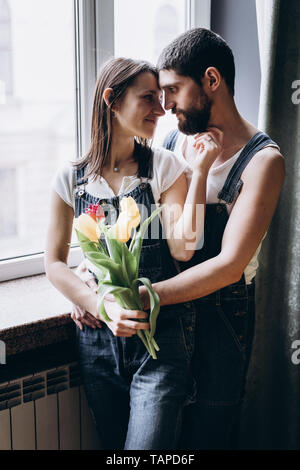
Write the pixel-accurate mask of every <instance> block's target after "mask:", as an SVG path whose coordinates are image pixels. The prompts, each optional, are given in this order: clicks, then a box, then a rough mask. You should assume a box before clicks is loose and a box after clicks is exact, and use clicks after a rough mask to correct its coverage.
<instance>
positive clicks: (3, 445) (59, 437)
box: [0, 363, 101, 450]
mask: <svg viewBox="0 0 300 470" xmlns="http://www.w3.org/2000/svg"><path fill="white" fill-rule="evenodd" d="M97 449H101V445H100V441H99V437H98V433H97V430H96V428H95V425H94V422H93V420H92V416H91V413H90V410H89V407H88V404H87V400H86V396H85V392H84V389H83V386H82V385H81V383H80V375H79V368H78V364H77V363H72V364H66V365H64V366H60V367H57V368H55V369H51V370H47V371H43V372H39V373H36V374H33V375H30V376H26V377H21V378H19V379H17V380H13V381H10V382H6V383H0V450H97Z"/></svg>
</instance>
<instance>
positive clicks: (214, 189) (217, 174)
mask: <svg viewBox="0 0 300 470" xmlns="http://www.w3.org/2000/svg"><path fill="white" fill-rule="evenodd" d="M193 143H194V137H193V136H188V137H187V136H185V135H184V134H181V133H180V134H179V136H178V139H177V141H176V145H175V148H174V153H175V154H176V155H177V156H178V157H179V158H180V159H181V160H183V159H184V154H186V152H189V154H188V155H189V159H190V161H191V160H192V155H191V153H192V152H196V150H195V149H194V147H193ZM268 146H269V147H274V145H267V147H268ZM276 148H278V149H279V147H278V146H277V145H276ZM242 150H243V148H242V149H241V150H239V151H238V152H237V153H236V154H235V155H233V156H232V157H231V158H229V159H228V160H227V161H226V162H224V163H222V164H221V165H218V166H215V167H212V168H211V169H210V171H209V173H208V177H207V185H206V202H207V204H214V203H218V202H220V201H219V198H218V194H219V192H220V191H221V189H222V188H223V186H224V184H225V181H226V179H227V176H228V174H229V172H230V170H231V168H232V167H233V165H234V164H235V162H236V161H237V159H238V158H239V156H240V154H241V152H242ZM185 173H186V177H187V180H188V182H189V181H190V179H191V175H192V169H191V167H190V166H189V165H188V166H187V168H186V170H185ZM234 204H235V200H234V201H233V202H232V203H231V204H226V207H227V211H228V214H230V213H231V211H232V209H233V206H234ZM265 236H266V233H265V235H264V237H263V238H265ZM204 242H205V241H204ZM260 249H261V243H260V245H259V246H258V248H257V250H256V252H255V254H254V256H253V257H252V259H251V260H250V263H249V264H248V265H247V267H246V269H245V271H244V275H245V281H246V284H250V283H251V280H252V279H253V278H254V276H255V274H256V271H257V268H258V255H259V252H260Z"/></svg>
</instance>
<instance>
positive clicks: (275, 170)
mask: <svg viewBox="0 0 300 470" xmlns="http://www.w3.org/2000/svg"><path fill="white" fill-rule="evenodd" d="M264 174H265V175H266V174H269V175H273V177H274V181H275V180H277V179H278V180H281V179H283V178H284V176H285V161H284V157H283V155H282V154H281V152H280V149H279V147H276V146H267V147H264V148H262V149H261V150H259V151H258V152H257V153H256V154H255V155H254V156H253V158H252V159H251V161H250V162H249V164H248V165H247V166H246V168H245V170H244V171H243V174H242V180H243V181H244V182H245V181H246V180H248V179H249V180H252V181H255V180H256V179H258V178H260V176H263V175H264Z"/></svg>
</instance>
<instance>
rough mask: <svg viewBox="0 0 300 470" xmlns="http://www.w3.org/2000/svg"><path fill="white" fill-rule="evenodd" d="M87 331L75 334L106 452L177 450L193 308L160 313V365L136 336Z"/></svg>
mask: <svg viewBox="0 0 300 470" xmlns="http://www.w3.org/2000/svg"><path fill="white" fill-rule="evenodd" d="M84 328H85V330H84V331H83V332H81V331H80V330H79V329H78V328H77V330H76V331H77V346H78V353H79V362H80V368H81V374H82V378H83V382H84V386H85V391H86V396H87V400H88V403H89V406H90V408H91V410H92V414H93V416H94V421H95V423H96V426H97V429H98V432H99V436H100V439H101V442H102V447H103V449H123V448H124V449H126V450H133V449H136V450H140V449H145V450H149V449H176V448H177V446H178V439H179V435H180V431H181V424H182V413H183V408H184V405H185V403H186V400H187V394H188V388H189V385H190V376H189V372H190V362H191V358H192V355H193V352H194V346H193V345H194V331H195V313H194V311H193V307H192V304H191V303H188V304H186V306H185V307H184V308H183V307H182V305H181V306H180V308H178V307H177V310H176V306H174V309H173V311H171V310H170V309H168V310H166V311H164V308H162V309H161V312H160V314H159V317H158V321H157V330H156V331H157V332H156V334H155V339H156V341H157V343H158V345H159V347H160V351H159V352H158V358H157V359H156V360H154V359H152V358H151V357H150V356H149V354H148V352H147V351H146V349H145V346H144V345H143V343H142V341H141V340H140V339H139V338H138V336H137V335H134V336H133V337H131V338H121V337H115V336H114V335H113V333H112V332H111V331H110V329H109V328H108V327H107V326H106V325H105V324H103V326H102V328H101V329H96V330H93V329H91V328H89V327H86V326H85V327H84Z"/></svg>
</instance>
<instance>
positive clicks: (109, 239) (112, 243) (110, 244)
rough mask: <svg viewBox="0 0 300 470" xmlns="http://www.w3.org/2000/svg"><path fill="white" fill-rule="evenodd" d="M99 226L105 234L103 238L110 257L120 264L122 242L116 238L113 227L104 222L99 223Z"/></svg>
mask: <svg viewBox="0 0 300 470" xmlns="http://www.w3.org/2000/svg"><path fill="white" fill-rule="evenodd" d="M99 227H100V229H101V231H102V232H103V233H104V235H105V240H106V244H107V248H108V251H109V254H110V257H111V259H113V260H114V261H115V262H116V263H118V264H121V263H122V245H123V243H122V242H120V241H119V240H118V239H117V238H116V235H115V227H114V226H113V227H110V226H109V227H107V226H106V225H104V224H99Z"/></svg>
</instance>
